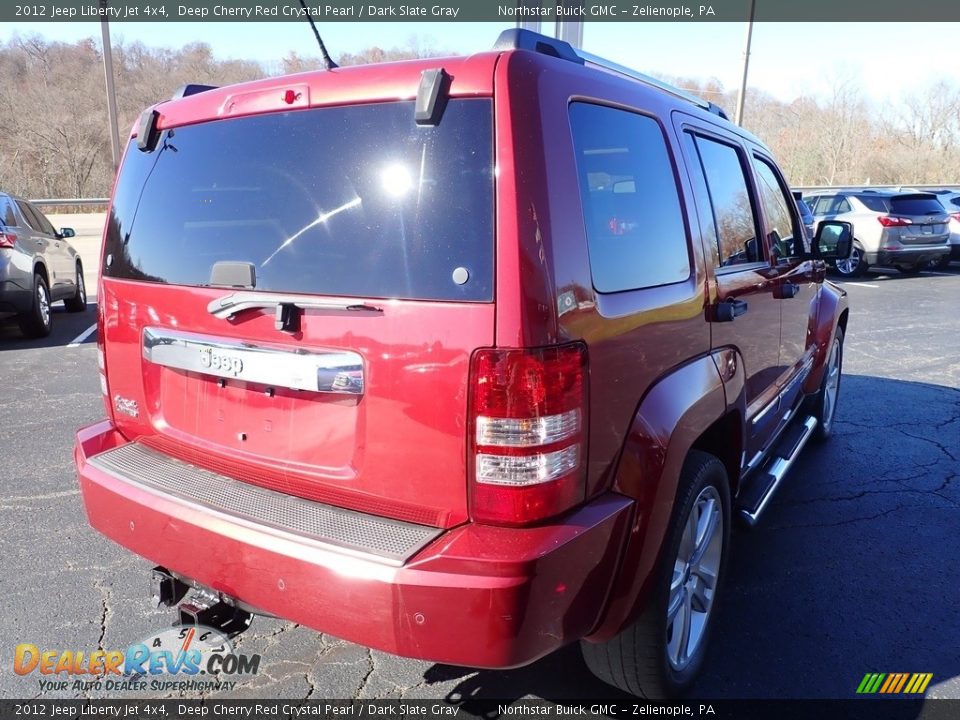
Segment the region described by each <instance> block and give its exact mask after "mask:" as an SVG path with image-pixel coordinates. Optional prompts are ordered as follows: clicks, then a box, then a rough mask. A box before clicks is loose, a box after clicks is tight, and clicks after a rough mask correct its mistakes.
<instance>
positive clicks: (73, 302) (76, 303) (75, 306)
mask: <svg viewBox="0 0 960 720" xmlns="http://www.w3.org/2000/svg"><path fill="white" fill-rule="evenodd" d="M76 287H77V292H76V293H75V294H74V296H73V297H69V298H67V299H66V300H64V301H63V306H64V307H65V308H66V309H67V312H72V313H77V312H83V311H84V310H86V309H87V286H86V284H85V283H84V282H83V266H82V265H81V264H80V263H79V262H78V263H77V283H76Z"/></svg>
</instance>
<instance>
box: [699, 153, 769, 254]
mask: <svg viewBox="0 0 960 720" xmlns="http://www.w3.org/2000/svg"><path fill="white" fill-rule="evenodd" d="M696 144H697V149H698V150H699V152H700V161H701V164H702V167H703V174H704V177H705V178H706V181H707V190H708V191H709V194H710V202H711V205H712V206H713V217H714V226H715V227H716V231H717V242H718V245H719V249H720V265H721V266H729V265H741V264H743V263H753V262H758V261H760V260H763V246H762V245H761V244H760V243H758V242H757V228H756V221H755V217H754V211H753V204H752V202H751V200H750V191H749V190H748V189H747V179H746V175H745V174H744V172H743V163H742V162H741V156H740V152H739V151H738V150H737V149H736V148H735V147H733V146H732V145H727V144H726V143H721V142H717V141H715V140H710V139H707V138H705V137H702V136H699V135H698V136H696Z"/></svg>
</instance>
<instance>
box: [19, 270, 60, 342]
mask: <svg viewBox="0 0 960 720" xmlns="http://www.w3.org/2000/svg"><path fill="white" fill-rule="evenodd" d="M17 323H18V324H19V325H20V332H22V333H23V334H24V335H25V336H26V337H28V338H42V337H46V336H47V335H49V334H50V331H51V330H53V315H52V314H51V313H50V288H49V287H48V286H47V281H46V280H44V279H43V276H42V275H41V274H40V273H36V274H34V276H33V305H32V306H31V308H30V309H29V310H27V312H25V313H23V314H22V315H18V316H17Z"/></svg>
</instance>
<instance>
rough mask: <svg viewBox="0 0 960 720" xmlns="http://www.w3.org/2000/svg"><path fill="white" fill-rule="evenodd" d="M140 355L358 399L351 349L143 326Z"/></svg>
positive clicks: (357, 369) (359, 366)
mask: <svg viewBox="0 0 960 720" xmlns="http://www.w3.org/2000/svg"><path fill="white" fill-rule="evenodd" d="M143 357H144V358H145V359H146V360H147V361H149V362H151V363H153V364H154V365H162V366H164V367H168V368H172V369H175V370H184V371H186V372H194V373H199V374H201V375H212V376H214V377H221V378H228V379H236V380H242V381H244V382H252V383H259V384H263V385H269V386H271V387H283V388H290V389H292V390H308V391H312V392H323V393H335V394H342V395H362V394H363V390H364V371H363V358H362V357H361V356H360V355H359V354H358V353H355V352H352V351H350V350H330V351H312V350H304V349H301V348H297V349H283V348H272V347H263V346H259V345H253V344H251V343H245V342H238V341H235V340H227V339H224V338H217V337H212V336H209V335H200V334H196V333H186V332H179V331H176V330H168V329H165V328H152V327H148V328H144V330H143Z"/></svg>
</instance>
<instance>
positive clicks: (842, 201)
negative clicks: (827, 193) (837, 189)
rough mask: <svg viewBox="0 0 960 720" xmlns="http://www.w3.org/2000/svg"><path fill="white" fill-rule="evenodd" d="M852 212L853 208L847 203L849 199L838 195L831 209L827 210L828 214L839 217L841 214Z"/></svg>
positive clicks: (831, 204)
mask: <svg viewBox="0 0 960 720" xmlns="http://www.w3.org/2000/svg"><path fill="white" fill-rule="evenodd" d="M852 210H853V208H852V207H850V203H849V202H847V199H846V198H845V197H844V196H843V195H836V196H834V198H833V202H831V203H830V207H829V208H828V209H827V214H828V215H839V214H840V213H848V212H850V211H852Z"/></svg>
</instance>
